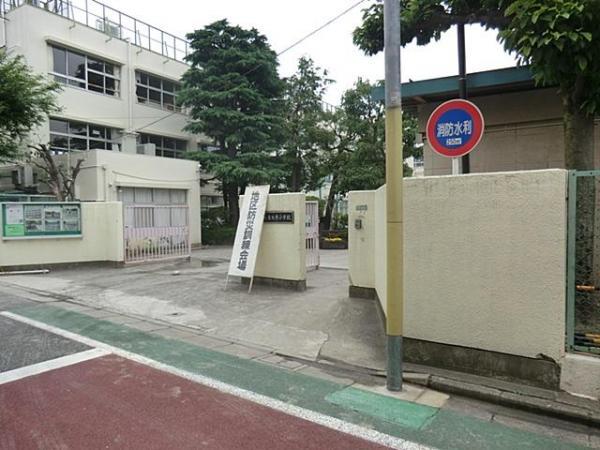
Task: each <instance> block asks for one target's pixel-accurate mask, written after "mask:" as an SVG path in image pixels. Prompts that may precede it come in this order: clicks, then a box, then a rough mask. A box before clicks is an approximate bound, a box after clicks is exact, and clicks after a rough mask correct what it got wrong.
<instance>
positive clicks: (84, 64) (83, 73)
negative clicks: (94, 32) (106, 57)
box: [51, 46, 120, 97]
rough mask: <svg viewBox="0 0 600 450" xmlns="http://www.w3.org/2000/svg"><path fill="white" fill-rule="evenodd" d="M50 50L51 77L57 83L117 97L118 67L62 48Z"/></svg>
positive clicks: (53, 47)
mask: <svg viewBox="0 0 600 450" xmlns="http://www.w3.org/2000/svg"><path fill="white" fill-rule="evenodd" d="M51 48H52V60H53V61H52V75H54V79H55V80H56V81H58V82H59V83H62V84H66V85H68V86H74V87H78V88H81V89H87V90H88V91H93V92H99V93H101V94H105V95H110V96H113V97H118V96H119V71H120V68H119V66H116V65H114V64H112V63H109V62H106V61H103V60H101V59H98V58H96V57H93V56H88V55H84V54H83V53H78V52H75V51H72V50H67V49H66V48H62V47H55V46H51Z"/></svg>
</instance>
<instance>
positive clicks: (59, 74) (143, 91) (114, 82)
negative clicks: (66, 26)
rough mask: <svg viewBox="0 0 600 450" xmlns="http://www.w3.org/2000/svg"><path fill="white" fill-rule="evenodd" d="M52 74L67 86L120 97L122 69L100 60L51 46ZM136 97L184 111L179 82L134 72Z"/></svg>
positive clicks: (150, 103)
mask: <svg viewBox="0 0 600 450" xmlns="http://www.w3.org/2000/svg"><path fill="white" fill-rule="evenodd" d="M50 48H51V49H52V72H51V74H52V75H53V76H54V78H55V80H56V81H58V82H59V83H62V84H65V85H67V86H74V87H77V88H80V89H86V90H88V91H93V92H98V93H101V94H105V95H110V96H112V97H119V96H120V75H121V67H120V66H119V65H117V64H113V63H110V62H108V61H105V60H103V59H101V58H97V57H95V56H91V55H87V54H84V53H81V52H76V51H73V50H70V49H67V48H64V47H59V46H56V45H51V46H50ZM135 80H136V96H137V99H138V102H139V103H144V104H148V105H153V106H158V107H160V108H163V109H166V110H168V111H177V112H181V107H179V106H178V105H177V98H176V97H177V91H178V90H179V88H180V85H179V83H177V82H175V81H173V80H168V79H166V78H161V77H158V76H156V75H151V74H149V73H146V72H142V71H140V70H136V71H135Z"/></svg>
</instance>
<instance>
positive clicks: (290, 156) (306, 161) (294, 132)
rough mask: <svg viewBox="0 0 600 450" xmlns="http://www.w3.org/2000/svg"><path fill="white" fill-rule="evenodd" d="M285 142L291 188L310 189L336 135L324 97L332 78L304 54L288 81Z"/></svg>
mask: <svg viewBox="0 0 600 450" xmlns="http://www.w3.org/2000/svg"><path fill="white" fill-rule="evenodd" d="M285 82H286V89H285V108H286V124H285V125H286V126H285V129H286V141H285V144H284V146H283V152H282V157H283V160H284V162H285V164H286V167H287V168H288V171H289V177H288V179H287V180H286V184H287V186H288V188H289V190H290V191H292V192H299V191H301V190H302V189H310V188H312V187H313V186H314V184H315V180H316V179H318V177H319V168H318V165H317V161H318V154H319V152H320V151H321V150H322V148H323V147H326V146H327V145H328V142H330V141H331V140H332V138H333V134H332V132H331V129H330V127H328V126H327V119H328V116H329V113H328V112H327V111H325V109H324V108H323V96H324V95H325V91H326V89H327V86H328V85H329V84H331V83H332V82H333V81H332V80H330V79H328V78H327V71H326V70H321V69H320V68H319V67H316V66H315V64H314V62H313V60H312V59H310V58H307V57H302V58H300V60H299V61H298V69H297V70H296V73H295V74H294V75H292V76H291V77H289V78H287V79H286V80H285Z"/></svg>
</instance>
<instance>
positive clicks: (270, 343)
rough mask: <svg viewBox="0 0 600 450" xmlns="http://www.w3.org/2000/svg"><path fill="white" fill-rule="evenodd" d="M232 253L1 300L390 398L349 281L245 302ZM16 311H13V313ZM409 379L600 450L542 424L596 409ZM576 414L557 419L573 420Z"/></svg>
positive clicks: (481, 382) (73, 279) (491, 388)
mask: <svg viewBox="0 0 600 450" xmlns="http://www.w3.org/2000/svg"><path fill="white" fill-rule="evenodd" d="M229 252H230V249H229V248H214V249H211V250H210V251H206V250H203V251H201V252H196V253H195V255H194V258H193V260H192V262H191V263H183V264H156V265H148V266H137V267H127V268H124V269H109V268H84V269H76V270H67V271H60V272H54V273H51V274H50V275H49V276H26V277H22V276H17V277H4V278H2V279H0V297H1V296H2V295H1V294H2V292H6V293H12V294H14V295H19V296H26V297H27V298H29V299H32V300H34V301H36V302H38V303H52V306H56V307H59V308H60V309H61V310H67V311H71V312H74V313H81V314H85V316H89V317H91V318H94V319H99V320H102V321H106V322H110V323H113V324H117V325H124V326H126V327H127V329H133V330H138V331H142V332H144V333H147V334H148V335H150V336H155V337H157V338H165V339H170V340H176V341H178V342H183V343H186V344H191V345H193V346H198V347H200V348H202V349H205V350H207V351H208V350H214V351H216V352H218V353H219V354H227V355H231V356H234V357H237V358H242V359H244V360H250V361H255V362H258V363H260V364H266V365H268V366H269V367H274V368H277V369H283V370H285V371H291V372H294V373H298V374H302V375H307V376H310V377H316V378H318V379H321V380H324V381H331V382H334V383H336V385H342V386H353V387H357V386H358V387H360V389H366V390H369V389H370V390H373V389H374V390H375V392H377V393H378V394H386V395H387V392H386V391H385V389H384V388H383V385H384V383H385V382H384V378H383V375H384V367H385V357H384V351H383V350H384V336H383V333H382V332H381V326H380V323H379V322H378V318H377V314H376V312H375V307H374V303H373V302H368V301H364V300H360V299H348V298H347V279H346V276H347V275H346V273H345V271H343V270H332V269H321V270H319V271H316V272H311V273H309V280H308V281H309V283H308V285H309V289H308V290H307V291H306V292H304V293H297V292H289V291H286V290H282V289H272V288H265V287H262V286H256V288H255V290H254V291H253V293H252V294H251V295H248V294H247V293H246V290H245V289H244V288H242V287H241V286H236V285H233V286H232V287H231V288H230V289H229V290H228V291H224V285H225V280H224V278H225V277H224V272H225V271H226V267H227V261H228V258H229ZM0 303H1V302H0ZM11 306H12V305H11V303H10V302H9V304H8V305H7V307H8V308H10V307H11ZM407 369H408V371H412V372H413V373H417V372H422V373H425V375H411V374H408V375H410V376H411V377H412V378H410V379H411V380H412V381H413V382H415V383H420V384H422V385H424V386H427V387H429V388H433V391H432V390H431V389H430V390H428V391H427V392H435V391H436V390H442V391H447V392H449V393H451V394H452V395H451V396H450V397H449V398H448V396H447V395H445V394H441V393H439V392H435V393H434V394H427V395H425V396H424V397H423V398H421V400H422V401H426V400H427V399H428V397H429V395H432V396H433V397H434V398H435V401H433V403H430V406H431V404H433V405H435V407H438V408H439V407H441V409H442V410H443V411H446V410H447V411H449V412H453V413H457V414H459V415H466V416H467V417H470V418H472V419H478V420H483V421H484V422H485V423H489V424H495V423H506V424H509V425H510V426H511V427H513V428H519V429H522V430H525V431H528V432H533V433H536V434H541V435H543V436H549V437H553V438H557V439H562V440H566V441H568V442H571V443H574V444H578V445H582V446H592V447H593V446H596V447H600V442H598V439H600V438H598V436H597V433H596V432H595V431H594V430H592V429H591V428H589V427H587V426H585V425H575V424H573V423H571V422H564V421H561V420H555V419H549V418H548V417H547V416H546V415H542V416H541V415H539V413H540V412H544V414H548V413H551V412H552V411H551V410H548V406H549V405H550V406H552V407H554V406H555V405H554V404H555V403H563V406H564V408H563V409H564V410H565V411H567V412H570V413H573V414H575V415H576V414H582V411H583V414H588V412H586V410H585V408H587V407H589V401H584V400H581V402H576V403H575V404H569V402H568V401H567V400H572V399H570V398H569V397H565V396H559V397H556V396H555V395H557V394H558V393H548V392H547V391H544V392H542V390H535V389H531V390H526V391H525V392H521V391H519V389H520V387H519V386H514V385H511V384H510V383H504V384H503V383H502V382H499V384H498V383H496V384H493V383H492V384H490V381H494V380H489V379H478V378H479V377H469V376H467V375H464V374H455V373H450V372H444V371H432V369H431V368H422V367H416V366H415V367H411V366H407ZM533 391H535V392H533ZM413 392H416V391H413ZM419 392H421V393H423V392H425V391H419ZM474 393H475V395H476V398H478V399H480V400H486V401H491V402H493V403H496V404H490V403H484V402H478V401H474V400H467V399H464V398H462V397H461V395H468V396H473V395H474ZM478 393H479V395H478ZM420 395H421V394H419V395H417V396H416V397H415V396H412V397H410V400H412V401H415V400H417V397H419V396H420ZM522 396H524V397H522ZM550 396H552V398H551V397H550ZM440 399H441V400H440ZM532 399H533V406H535V407H532V408H530V410H531V411H534V412H536V413H538V414H531V413H525V412H521V411H516V410H515V409H513V408H512V407H515V406H519V407H520V406H522V405H518V404H517V403H518V402H517V400H519V402H521V404H522V403H523V401H530V400H532ZM586 402H587V403H586ZM497 403H499V404H500V405H502V406H500V405H498V404H497ZM584 403H585V405H584ZM507 406H508V407H507ZM559 406H560V405H559ZM544 407H545V408H546V410H544V409H543V408H544ZM573 414H571V415H566V416H561V415H559V417H571V418H572V417H573ZM584 423H587V422H584Z"/></svg>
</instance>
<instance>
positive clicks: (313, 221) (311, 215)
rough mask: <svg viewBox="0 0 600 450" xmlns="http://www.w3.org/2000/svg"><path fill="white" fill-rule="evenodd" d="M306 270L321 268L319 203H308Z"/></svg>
mask: <svg viewBox="0 0 600 450" xmlns="http://www.w3.org/2000/svg"><path fill="white" fill-rule="evenodd" d="M305 225H306V268H307V269H308V270H316V269H318V268H319V264H320V255H319V202H316V201H309V202H306V223H305Z"/></svg>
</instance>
